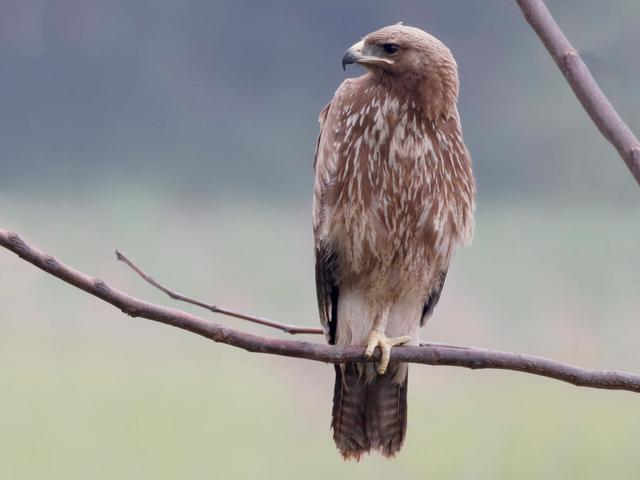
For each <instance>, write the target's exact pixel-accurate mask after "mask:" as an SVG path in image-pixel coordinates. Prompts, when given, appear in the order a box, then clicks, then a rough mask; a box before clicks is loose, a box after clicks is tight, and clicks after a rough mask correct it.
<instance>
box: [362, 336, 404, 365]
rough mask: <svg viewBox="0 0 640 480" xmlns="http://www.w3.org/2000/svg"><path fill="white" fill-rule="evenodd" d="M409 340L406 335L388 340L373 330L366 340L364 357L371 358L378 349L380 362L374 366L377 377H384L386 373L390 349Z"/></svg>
mask: <svg viewBox="0 0 640 480" xmlns="http://www.w3.org/2000/svg"><path fill="white" fill-rule="evenodd" d="M409 340H411V337H410V336H408V335H404V336H402V337H395V338H388V337H387V336H386V335H385V334H384V333H383V332H379V331H377V330H374V331H373V332H371V333H370V334H369V339H368V340H367V348H366V350H365V351H364V355H365V357H367V358H371V357H372V356H373V352H375V350H376V347H380V351H381V353H382V355H381V356H380V361H379V362H378V364H377V365H376V371H377V372H378V374H379V375H384V373H385V372H386V371H387V367H388V366H389V359H390V358H391V348H392V347H395V346H396V345H401V344H403V343H407V342H408V341H409Z"/></svg>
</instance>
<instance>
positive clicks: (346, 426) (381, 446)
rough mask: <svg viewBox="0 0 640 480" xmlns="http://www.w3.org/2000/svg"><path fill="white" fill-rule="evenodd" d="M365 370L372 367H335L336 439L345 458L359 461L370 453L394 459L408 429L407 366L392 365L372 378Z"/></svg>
mask: <svg viewBox="0 0 640 480" xmlns="http://www.w3.org/2000/svg"><path fill="white" fill-rule="evenodd" d="M364 368H372V366H366V367H363V366H361V365H360V366H358V365H356V364H345V365H343V366H339V365H336V383H335V389H334V394H333V420H332V422H331V427H332V428H333V439H334V440H335V442H336V446H337V447H338V450H340V453H341V454H342V456H343V457H344V458H345V459H355V460H359V459H360V458H361V457H362V455H363V454H364V453H368V452H369V451H371V450H379V451H380V452H381V453H382V454H383V455H384V456H386V457H391V456H394V455H395V454H396V453H397V452H398V450H400V448H401V447H402V443H403V441H404V437H405V433H406V430H407V366H406V365H390V366H389V370H388V371H387V372H386V373H385V374H384V375H375V376H373V377H372V376H370V375H367V374H366V372H364V371H363V369H364ZM371 378H373V380H371ZM399 379H400V381H399V383H398V380H399Z"/></svg>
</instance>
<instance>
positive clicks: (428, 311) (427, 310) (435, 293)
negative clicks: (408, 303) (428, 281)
mask: <svg viewBox="0 0 640 480" xmlns="http://www.w3.org/2000/svg"><path fill="white" fill-rule="evenodd" d="M446 278H447V271H446V270H443V271H441V272H440V275H439V276H438V282H437V283H436V284H435V286H434V287H433V289H432V290H431V291H430V292H429V294H428V295H427V298H426V299H425V301H424V305H423V307H422V318H421V320H420V326H421V327H424V324H425V323H427V320H429V318H431V315H433V310H434V309H435V308H436V305H437V304H438V300H440V293H442V288H443V287H444V281H445V279H446Z"/></svg>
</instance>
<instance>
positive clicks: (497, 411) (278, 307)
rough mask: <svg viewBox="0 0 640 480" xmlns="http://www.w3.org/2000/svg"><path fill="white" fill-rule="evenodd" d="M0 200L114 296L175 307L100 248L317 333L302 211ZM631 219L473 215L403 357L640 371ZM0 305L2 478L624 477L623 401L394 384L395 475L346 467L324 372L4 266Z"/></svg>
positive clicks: (530, 389)
mask: <svg viewBox="0 0 640 480" xmlns="http://www.w3.org/2000/svg"><path fill="white" fill-rule="evenodd" d="M0 203H1V204H2V205H3V206H4V207H5V210H4V212H1V213H0V225H3V226H7V227H9V228H13V229H16V230H18V231H20V232H21V233H22V234H23V235H24V236H25V238H27V239H29V240H31V241H33V242H34V244H35V245H36V246H40V247H42V248H44V249H45V250H46V251H48V252H50V253H55V254H57V255H58V256H59V258H60V259H61V260H63V261H66V262H68V263H69V264H71V265H73V266H75V267H77V268H79V269H81V270H83V271H85V272H87V273H89V274H92V275H97V276H98V277H100V278H103V279H105V280H107V281H108V282H110V283H112V284H113V285H115V286H116V287H118V288H122V289H124V290H126V291H128V292H130V293H132V294H134V295H138V296H140V297H142V298H145V299H149V300H152V301H157V302H161V303H164V304H170V305H175V303H174V302H171V301H170V300H169V299H167V298H165V297H164V296H163V295H162V294H161V293H159V292H157V291H155V290H153V289H151V288H150V287H148V286H147V285H146V284H144V283H143V282H142V281H141V280H139V279H138V278H137V277H136V276H135V275H134V274H133V273H132V272H130V271H129V270H128V269H127V268H126V267H124V266H123V265H121V264H119V263H118V262H117V261H116V260H115V258H114V256H113V249H114V248H116V247H117V248H119V249H122V250H123V251H124V252H126V253H127V254H129V255H130V256H131V258H132V259H134V260H135V261H137V262H139V263H140V264H141V265H143V266H144V267H145V268H146V269H147V270H148V271H149V272H150V273H151V274H152V275H154V276H155V277H156V278H158V279H159V280H161V281H164V282H166V283H167V284H169V285H171V286H173V287H174V288H176V289H178V290H179V291H182V292H185V293H188V294H191V295H194V296H197V297H199V298H203V299H208V300H210V301H212V302H214V303H217V304H221V305H227V306H231V307H235V308H237V309H240V310H243V311H247V312H253V313H259V314H261V315H265V316H269V317H272V318H276V319H279V320H282V321H285V322H289V323H299V324H308V325H314V324H316V317H317V314H316V307H315V298H314V296H315V293H314V285H313V275H312V274H311V273H310V272H312V271H313V270H312V249H311V235H310V225H309V223H310V220H309V215H308V209H307V208H306V207H307V206H306V205H303V206H302V207H300V206H297V207H291V206H288V205H285V204H282V205H274V206H266V205H262V206H258V205H256V204H248V205H236V206H235V207H229V206H216V205H215V204H212V205H210V206H203V205H201V204H199V203H191V202H190V201H189V200H186V201H185V200H182V201H173V202H172V203H170V202H167V199H165V198H162V197H154V196H152V195H150V194H148V193H140V192H138V193H132V192H121V193H120V194H119V195H118V196H113V197H99V198H93V199H89V200H86V201H83V202H73V201H71V200H64V199H60V198H58V199H55V200H51V201H49V202H47V203H46V204H45V203H40V202H37V201H34V200H29V199H27V198H25V197H15V196H7V195H5V196H2V197H0ZM637 220H638V218H637V214H636V213H633V212H625V211H622V210H619V209H614V208H593V207H588V208H585V207H582V208H566V207H563V208H555V209H552V208H543V207H540V206H516V205H512V206H509V207H507V206H505V205H500V206H498V205H488V206H486V207H485V209H484V210H483V211H481V212H480V213H479V215H478V230H477V235H476V239H475V242H474V245H473V246H472V247H471V248H468V249H465V250H463V251H461V252H460V254H459V255H458V256H457V258H456V261H455V262H454V265H453V268H452V270H451V272H450V275H449V277H448V279H447V282H448V283H447V288H446V289H445V291H444V293H443V296H442V299H441V302H440V305H439V307H438V310H437V312H436V315H435V317H434V318H433V320H432V321H431V322H430V324H429V325H428V326H427V328H426V329H425V330H424V331H423V338H428V339H431V340H435V341H442V342H450V343H463V344H471V345H479V346H486V347H492V348H500V349H504V350H515V351H523V352H528V353H533V354H538V355H545V356H550V357H553V358H556V359H558V360H563V361H567V362H572V363H576V364H579V365H582V366H585V367H592V368H620V369H626V370H630V371H640V357H638V355H637V338H638V336H639V335H640V326H639V324H638V322H637V312H638V311H639V310H640V297H639V296H638V293H637V292H638V286H639V285H640V273H639V271H638V269H637V266H638V265H639V264H640V256H639V253H638V251H637V248H636V243H637V242H636V239H637V238H638V237H639V236H640V222H638V221H637ZM0 298H1V301H2V306H3V309H2V319H1V321H0V392H2V396H1V397H0V478H16V479H17V478H20V479H30V478H34V479H38V478H65V479H76V478H77V479H80V478H95V479H111V478H121V479H128V478H131V479H133V478H141V477H144V478H147V477H154V478H161V479H162V478H167V479H168V478H189V479H200V478H202V479H204V478H256V477H258V476H259V477H261V478H299V477H300V476H301V475H302V472H304V477H305V478H318V479H321V478H327V477H328V476H335V475H343V476H346V477H348V478H368V479H377V478H380V479H382V478H389V477H390V476H394V477H401V478H415V479H419V478H420V479H421V478H425V477H434V478H461V479H462V478H475V479H496V478H505V479H510V478H519V479H534V478H536V479H537V478H540V477H548V478H554V479H565V478H566V479H573V478H577V477H578V478H584V479H599V478H603V477H605V476H607V475H608V476H612V477H614V478H635V473H637V471H638V469H639V468H640V461H639V460H638V458H637V455H636V447H635V442H634V439H635V438H637V436H638V434H640V420H638V415H637V414H636V410H637V399H636V397H635V396H634V395H633V394H630V393H626V392H624V393H623V392H608V391H596V390H586V389H578V388H575V387H572V386H568V385H565V384H562V383H559V382H554V381H551V380H547V379H543V378H540V377H533V376H528V375H524V374H518V373H513V372H499V371H493V372H485V371H467V370H463V369H456V368H450V367H439V368H433V367H425V366H413V367H412V368H411V374H410V377H411V379H410V384H411V387H410V389H409V390H410V399H409V409H410V413H409V418H410V420H409V433H408V438H407V441H406V446H405V448H404V449H403V451H402V452H401V454H400V455H399V456H398V457H397V459H396V460H395V461H393V462H389V461H384V460H382V459H379V458H376V457H371V458H366V459H365V460H364V461H363V462H361V463H360V464H344V463H343V462H342V460H341V459H340V457H339V455H338V453H337V452H336V451H335V450H334V447H333V443H332V440H331V436H330V431H329V418H330V401H331V392H332V388H333V371H332V368H331V367H330V366H328V365H323V364H316V363H312V362H307V361H302V360H291V359H286V358H279V357H271V356H266V355H255V354H248V353H246V352H242V351H240V350H235V349H231V348H228V347H225V346H223V345H216V344H213V343H211V342H209V341H207V340H203V339H201V338H199V337H197V336H195V335H193V334H190V333H186V332H181V331H179V330H177V329H174V328H169V327H166V326H163V325H158V324H155V323H153V322H150V321H147V320H141V319H132V318H128V317H125V316H124V315H122V314H121V313H120V312H119V311H117V310H115V309H114V308H113V307H110V306H108V305H105V304H103V303H102V302H100V301H98V300H96V299H93V298H92V297H90V296H88V295H86V294H84V293H83V292H80V291H77V290H75V289H73V288H71V287H69V286H67V285H65V284H63V283H61V282H60V281H58V280H56V279H53V278H51V277H49V276H47V275H45V274H44V273H41V272H39V271H37V270H36V269H34V268H33V267H31V266H30V265H28V264H26V263H24V262H21V261H19V260H17V259H16V258H15V257H14V256H13V255H11V254H7V253H6V252H4V253H3V252H0ZM182 307H184V308H186V309H187V310H190V311H193V312H197V313H199V314H201V315H205V316H207V314H206V312H199V311H198V310H197V309H194V308H190V307H188V306H182ZM214 318H215V319H216V320H217V321H220V322H224V323H225V324H228V325H231V326H235V327H240V328H243V329H248V330H250V331H256V332H259V333H264V334H268V335H279V334H278V333H277V332H274V331H271V330H268V329H265V328H261V327H257V326H249V325H247V324H243V322H241V321H239V320H235V319H229V318H224V317H214ZM316 340H318V339H316Z"/></svg>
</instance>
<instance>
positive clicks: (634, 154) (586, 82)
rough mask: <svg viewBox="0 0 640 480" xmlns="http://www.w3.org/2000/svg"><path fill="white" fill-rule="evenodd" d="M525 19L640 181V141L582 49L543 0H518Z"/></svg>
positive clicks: (602, 131)
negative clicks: (611, 98)
mask: <svg viewBox="0 0 640 480" xmlns="http://www.w3.org/2000/svg"><path fill="white" fill-rule="evenodd" d="M516 2H517V3H518V5H519V6H520V9H521V10H522V13H523V14H524V17H525V19H526V20H527V22H528V23H529V25H531V27H532V28H533V30H534V31H535V32H536V33H537V34H538V37H540V40H542V43H543V44H544V46H545V47H546V48H547V50H548V51H549V53H550V54H551V56H552V57H553V59H554V60H555V62H556V64H557V65H558V67H559V68H560V71H561V72H562V74H563V75H564V77H565V78H566V79H567V82H569V86H570V87H571V89H572V90H573V92H574V93H575V94H576V97H578V100H579V101H580V103H581V104H582V106H583V107H584V109H585V110H586V111H587V113H588V114H589V116H590V117H591V120H593V123H595V124H596V127H598V130H600V133H602V135H604V137H605V138H606V139H607V140H608V141H609V142H610V143H611V144H612V145H613V146H614V147H615V149H616V150H617V151H618V154H619V155H620V157H622V159H623V160H624V162H625V163H626V164H627V167H628V168H629V170H630V171H631V174H632V175H633V176H634V178H635V179H636V181H637V182H638V184H640V142H638V139H637V138H636V137H635V136H634V134H633V132H632V131H631V129H629V127H628V126H627V124H626V123H624V121H623V120H622V119H621V118H620V115H618V112H616V110H615V109H614V108H613V106H612V105H611V103H610V102H609V100H608V99H607V97H606V96H605V95H604V93H602V90H601V89H600V87H599V86H598V83H597V82H596V81H595V80H594V78H593V76H592V75H591V72H590V71H589V69H588V68H587V65H586V64H585V63H584V61H583V60H582V58H580V55H578V52H577V51H576V50H575V48H573V46H572V45H571V43H569V40H568V39H567V37H566V36H565V35H564V33H562V30H561V29H560V27H559V26H558V24H557V23H556V22H555V20H554V19H553V16H552V15H551V13H550V12H549V9H548V8H547V6H546V5H545V3H544V1H543V0H516Z"/></svg>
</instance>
